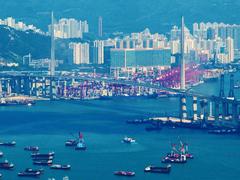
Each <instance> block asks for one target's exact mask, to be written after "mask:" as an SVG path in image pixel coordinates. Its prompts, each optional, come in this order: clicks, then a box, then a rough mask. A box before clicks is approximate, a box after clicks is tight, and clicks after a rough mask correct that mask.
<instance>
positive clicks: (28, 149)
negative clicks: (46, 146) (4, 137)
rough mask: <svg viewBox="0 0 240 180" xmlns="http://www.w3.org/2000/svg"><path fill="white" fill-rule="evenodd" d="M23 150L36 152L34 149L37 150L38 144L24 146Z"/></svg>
mask: <svg viewBox="0 0 240 180" xmlns="http://www.w3.org/2000/svg"><path fill="white" fill-rule="evenodd" d="M24 150H25V151H33V152H36V151H39V147H38V146H27V147H25V148H24Z"/></svg>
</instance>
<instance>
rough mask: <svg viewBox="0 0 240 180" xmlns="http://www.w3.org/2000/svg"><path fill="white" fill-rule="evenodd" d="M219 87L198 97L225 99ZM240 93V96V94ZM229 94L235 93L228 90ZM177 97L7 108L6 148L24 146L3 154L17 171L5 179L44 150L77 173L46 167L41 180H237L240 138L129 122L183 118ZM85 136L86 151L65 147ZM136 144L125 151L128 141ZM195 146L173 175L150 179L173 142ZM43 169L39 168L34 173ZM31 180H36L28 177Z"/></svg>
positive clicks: (2, 118) (3, 115)
mask: <svg viewBox="0 0 240 180" xmlns="http://www.w3.org/2000/svg"><path fill="white" fill-rule="evenodd" d="M216 84H218V83H217V82H213V83H208V84H202V85H200V86H199V87H196V88H195V89H194V91H200V92H201V91H204V92H205V91H206V93H211V94H212V93H213V94H218V88H214V86H216ZM237 91H239V90H237ZM226 92H227V91H226ZM178 103H179V99H177V98H162V99H148V98H142V97H141V98H131V97H124V98H120V97H119V98H113V99H111V100H93V101H52V102H50V101H42V102H38V103H37V104H36V105H35V106H30V107H28V106H18V107H0V124H1V125H0V141H12V140H15V141H16V142H17V145H16V147H0V151H3V153H4V157H3V158H1V159H0V161H3V160H4V159H8V160H9V161H10V162H12V163H14V164H15V168H14V170H12V171H4V170H0V173H2V174H3V179H4V180H5V179H6V180H15V179H23V180H24V178H18V177H17V173H18V172H19V171H22V170H24V169H25V168H30V167H34V166H33V165H32V161H31V158H30V153H29V152H26V151H24V150H23V148H24V147H25V146H30V145H34V146H39V147H40V152H43V153H44V152H50V151H54V152H55V159H54V163H57V164H71V166H72V168H71V170H70V171H59V170H58V171H56V170H50V169H49V168H47V167H45V172H44V174H43V175H42V176H41V178H40V179H43V180H47V179H48V178H55V179H56V180H62V179H63V177H64V176H68V177H69V179H70V180H99V179H104V180H114V179H125V178H124V177H123V178H121V177H117V176H114V175H113V172H114V171H117V170H129V171H135V172H136V176H135V177H133V179H137V180H157V179H162V180H175V179H178V180H192V179H195V180H203V179H204V180H215V179H216V180H225V179H228V180H236V179H238V177H239V172H240V166H239V165H238V164H239V159H240V137H239V136H237V135H227V136H222V135H211V134H208V133H207V132H206V131H201V130H190V129H170V128H164V129H163V130H162V131H159V132H146V131H145V126H144V125H137V126H136V125H127V124H126V120H131V119H136V118H144V117H149V116H154V115H158V114H161V113H166V112H169V113H171V112H177V111H178V108H179V107H178ZM78 131H81V132H82V133H83V136H84V139H85V141H86V145H87V150H86V151H75V150H74V149H72V148H67V147H65V145H64V143H65V141H66V140H67V139H69V138H72V135H73V134H74V135H75V136H77V132H78ZM126 135H127V136H130V137H133V138H135V139H136V141H137V143H136V144H123V143H122V142H121V140H122V138H123V137H124V136H126ZM180 139H181V140H182V141H184V142H186V143H188V144H189V150H190V152H191V153H193V154H194V159H193V160H189V161H188V162H187V163H186V164H179V165H173V166H172V171H171V173H170V174H169V175H164V174H146V173H144V172H143V170H144V168H145V167H146V166H148V165H156V166H159V165H161V158H162V157H163V156H164V155H165V154H166V153H167V152H169V151H170V149H171V146H170V145H171V143H178V141H179V140H180ZM34 168H38V167H34ZM26 179H29V178H26Z"/></svg>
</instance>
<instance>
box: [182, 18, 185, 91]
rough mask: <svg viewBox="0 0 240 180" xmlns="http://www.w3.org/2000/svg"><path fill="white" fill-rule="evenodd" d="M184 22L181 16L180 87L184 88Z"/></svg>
mask: <svg viewBox="0 0 240 180" xmlns="http://www.w3.org/2000/svg"><path fill="white" fill-rule="evenodd" d="M184 31H185V23H184V17H182V27H181V89H183V90H184V89H185V88H186V87H185V86H186V85H185V83H186V82H185V57H184V49H185V48H184V47H185V33H184Z"/></svg>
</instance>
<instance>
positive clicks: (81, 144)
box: [75, 132, 87, 151]
mask: <svg viewBox="0 0 240 180" xmlns="http://www.w3.org/2000/svg"><path fill="white" fill-rule="evenodd" d="M86 149H87V146H86V144H85V142H84V139H83V134H82V133H80V132H79V140H78V143H77V145H76V147H75V150H82V151H85V150H86Z"/></svg>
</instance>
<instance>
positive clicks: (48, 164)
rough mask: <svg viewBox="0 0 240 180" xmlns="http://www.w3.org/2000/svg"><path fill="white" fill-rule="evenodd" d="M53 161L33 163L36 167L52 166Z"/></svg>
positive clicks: (36, 161)
mask: <svg viewBox="0 0 240 180" xmlns="http://www.w3.org/2000/svg"><path fill="white" fill-rule="evenodd" d="M52 163H53V161H52V160H35V161H33V164H34V165H39V166H50V165H52Z"/></svg>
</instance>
